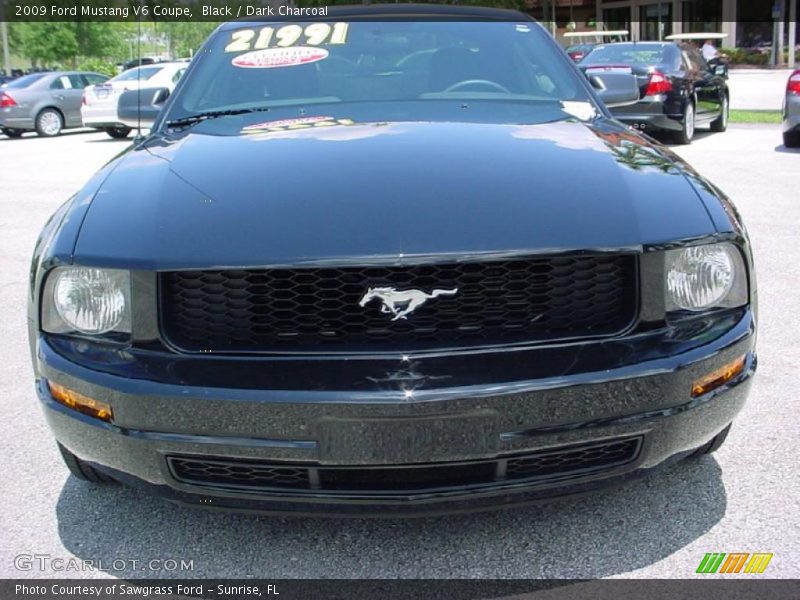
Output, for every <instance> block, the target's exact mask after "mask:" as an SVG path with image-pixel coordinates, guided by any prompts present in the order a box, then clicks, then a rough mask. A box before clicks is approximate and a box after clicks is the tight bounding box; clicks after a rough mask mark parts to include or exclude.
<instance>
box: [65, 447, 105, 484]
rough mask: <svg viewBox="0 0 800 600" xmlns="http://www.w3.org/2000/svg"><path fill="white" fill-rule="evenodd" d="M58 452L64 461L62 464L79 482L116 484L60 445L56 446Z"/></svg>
mask: <svg viewBox="0 0 800 600" xmlns="http://www.w3.org/2000/svg"><path fill="white" fill-rule="evenodd" d="M58 451H59V452H60V453H61V458H62V459H63V460H64V464H65V465H67V469H69V472H70V473H72V474H73V475H74V476H75V477H76V478H77V479H80V480H81V481H88V482H90V483H100V484H109V483H116V482H115V481H114V480H113V479H112V478H111V477H109V476H108V475H105V474H104V473H101V472H100V471H98V470H97V469H95V468H94V467H92V466H91V465H90V464H89V463H87V462H84V461H82V460H81V459H80V458H78V457H77V456H75V455H74V454H73V453H72V452H70V451H69V450H67V449H66V448H64V446H62V445H61V444H58Z"/></svg>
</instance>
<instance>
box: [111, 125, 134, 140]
mask: <svg viewBox="0 0 800 600" xmlns="http://www.w3.org/2000/svg"><path fill="white" fill-rule="evenodd" d="M105 132H106V133H107V134H108V135H110V136H111V137H112V138H114V139H115V140H122V139H125V138H126V137H128V136H129V135H130V134H131V128H130V127H109V128H107V129H106V130H105Z"/></svg>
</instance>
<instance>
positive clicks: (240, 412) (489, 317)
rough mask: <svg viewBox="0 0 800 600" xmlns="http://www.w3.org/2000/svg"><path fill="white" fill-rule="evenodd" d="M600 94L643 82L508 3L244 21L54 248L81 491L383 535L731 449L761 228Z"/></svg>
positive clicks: (85, 193) (37, 275)
mask: <svg viewBox="0 0 800 600" xmlns="http://www.w3.org/2000/svg"><path fill="white" fill-rule="evenodd" d="M421 11H423V12H424V13H425V15H427V16H426V19H427V20H425V21H421V20H418V19H419V18H420V15H421V14H422V12H421ZM410 16H413V17H414V18H415V19H417V20H411V19H410V18H409V17H410ZM151 92H153V93H152V94H151V93H150V92H148V93H146V94H143V97H146V98H155V99H158V98H163V97H164V96H165V94H162V93H161V91H160V90H155V91H152V90H151ZM603 100H606V101H607V103H609V104H615V103H616V104H621V103H626V102H636V101H637V100H638V89H637V86H636V81H635V78H634V76H632V75H626V74H622V75H620V74H608V75H605V76H603V75H598V76H596V77H592V78H587V77H585V76H584V75H583V74H582V73H580V72H579V71H578V70H577V68H576V67H575V66H574V65H573V64H572V61H571V60H570V59H569V57H568V56H567V55H566V54H565V53H564V52H563V50H561V49H560V48H559V47H558V46H557V44H556V43H555V41H554V40H553V39H552V38H551V37H550V36H549V35H548V34H547V32H546V31H545V30H544V29H543V28H542V27H541V26H540V25H538V24H537V23H536V22H534V21H532V20H530V19H529V18H528V17H526V16H524V15H522V14H520V13H516V12H509V11H500V10H491V9H476V8H468V7H453V6H447V7H436V6H424V7H415V6H408V5H382V6H370V7H353V8H339V9H331V11H330V15H329V16H328V17H327V19H326V20H318V21H311V22H304V23H298V22H292V21H280V22H255V21H252V22H251V21H245V22H234V23H230V24H227V25H223V26H221V27H220V28H219V29H218V30H217V31H216V32H215V33H214V34H213V35H212V36H211V37H210V39H209V40H208V41H207V42H206V44H205V46H204V47H203V48H202V51H201V52H199V53H198V55H197V57H196V58H195V60H193V61H192V63H191V64H190V65H189V67H188V70H187V73H186V75H185V76H184V78H183V79H182V80H181V82H180V83H179V84H178V86H177V87H176V89H175V91H174V92H173V93H172V95H171V96H170V97H169V99H168V100H167V101H166V103H165V105H164V106H163V107H162V108H161V112H160V114H159V116H158V117H157V118H156V120H155V123H154V124H153V128H152V131H151V134H150V135H149V137H147V138H146V139H145V140H144V141H142V142H141V143H139V144H138V145H136V146H135V147H132V148H131V149H129V150H128V151H127V152H125V153H124V154H123V155H121V156H120V157H118V158H116V159H115V160H113V161H112V162H111V163H109V164H108V165H107V166H105V167H104V168H103V169H102V170H101V171H100V172H99V173H97V175H95V176H94V177H93V178H92V179H91V181H89V183H87V184H86V186H85V187H84V188H83V189H82V190H81V191H80V192H79V193H78V194H77V195H76V196H74V197H73V198H72V199H70V200H69V201H68V202H67V203H66V204H64V205H63V206H62V207H61V209H60V210H58V212H57V213H56V214H55V215H54V216H53V217H52V218H51V220H50V221H49V222H48V224H47V226H46V227H45V229H44V231H43V233H42V235H41V238H40V240H39V242H38V244H37V246H36V250H35V256H34V259H33V265H32V270H31V288H30V298H29V300H30V310H29V324H30V339H31V350H32V355H33V361H34V367H35V373H36V387H37V390H38V394H39V398H40V400H41V402H42V405H43V407H44V411H45V414H46V417H47V420H48V422H49V424H50V427H51V428H52V430H53V432H54V433H55V436H56V438H57V440H58V443H59V446H60V448H61V452H62V455H63V456H64V459H65V461H66V463H67V465H68V466H69V468H70V470H71V471H72V473H73V474H74V475H75V476H77V477H79V478H83V479H88V480H91V481H96V482H103V481H111V480H115V481H120V482H124V483H127V484H131V485H138V486H143V487H146V488H148V489H149V490H151V491H152V492H154V493H156V494H160V495H162V496H164V497H166V498H169V499H171V500H174V501H178V502H183V503H188V504H193V505H197V506H212V507H217V508H220V507H222V508H236V509H250V510H261V511H271V512H307V513H336V514H353V515H358V516H363V515H365V514H383V515H387V514H400V513H404V512H435V511H448V510H456V509H462V508H466V507H468V508H483V507H488V506H492V505H511V504H515V503H520V502H525V501H531V500H537V499H540V498H544V497H552V496H559V495H565V494H571V493H574V492H579V491H583V490H588V489H592V488H594V487H597V486H599V485H602V484H605V483H608V482H613V481H619V480H624V479H629V478H632V477H637V476H639V475H642V474H644V473H647V472H649V471H651V470H652V469H654V468H656V467H659V466H661V465H664V464H666V463H668V462H670V461H671V460H676V459H678V458H681V457H685V456H688V455H691V454H697V453H700V454H702V453H706V452H710V451H712V450H714V449H715V448H716V447H717V446H719V444H720V443H721V442H722V440H723V439H724V438H725V435H726V434H727V431H728V429H729V428H730V424H731V422H732V421H733V419H734V417H735V416H736V414H737V413H738V412H739V410H740V409H741V407H742V405H743V403H744V402H745V398H746V396H747V392H748V389H749V387H750V382H751V376H752V375H753V372H754V370H755V365H756V356H755V349H754V347H755V346H754V344H755V322H756V320H755V304H756V292H755V281H754V278H753V266H752V260H751V253H750V246H749V243H748V239H747V235H746V233H745V230H744V227H743V225H742V222H741V220H740V218H739V216H738V214H737V212H736V210H735V208H734V207H733V206H732V204H731V203H730V202H729V201H728V200H727V199H726V198H725V196H724V195H723V194H722V193H721V192H720V191H719V190H717V189H716V188H715V187H714V186H712V185H711V184H710V183H708V182H707V181H706V180H704V179H703V178H701V177H700V176H699V175H698V174H697V173H695V172H694V171H693V170H692V169H691V168H690V167H689V166H687V165H686V164H684V163H683V162H681V161H680V160H679V159H678V158H676V157H675V156H674V155H673V154H671V153H669V152H668V151H667V150H665V149H664V148H663V147H661V146H659V145H657V144H656V143H654V142H653V141H652V140H650V139H649V138H646V137H644V136H642V135H641V134H639V133H637V132H634V131H632V130H630V129H628V128H627V127H625V126H623V125H622V124H620V123H619V122H617V121H615V120H613V119H612V118H611V116H610V115H609V113H608V109H607V108H606V106H605V105H604V103H603Z"/></svg>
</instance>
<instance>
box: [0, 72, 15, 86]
mask: <svg viewBox="0 0 800 600" xmlns="http://www.w3.org/2000/svg"><path fill="white" fill-rule="evenodd" d="M14 79H15V78H14V77H12V76H11V75H0V87H3V86H4V85H5V84H7V83H8V82H9V81H14Z"/></svg>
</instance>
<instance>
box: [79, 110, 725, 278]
mask: <svg viewBox="0 0 800 600" xmlns="http://www.w3.org/2000/svg"><path fill="white" fill-rule="evenodd" d="M713 231H714V228H713V225H712V222H711V220H710V218H709V216H708V214H707V212H706V210H705V208H704V206H703V204H702V203H701V201H700V199H699V198H698V196H697V194H696V193H695V192H694V190H693V188H692V187H691V186H690V185H689V183H688V181H687V179H686V177H685V176H684V166H683V165H681V164H680V163H679V162H676V159H675V157H674V156H671V155H670V154H669V153H668V152H667V151H665V150H664V149H663V148H660V147H657V146H655V145H651V144H650V143H649V142H647V141H646V140H645V139H644V138H643V137H641V136H639V135H638V134H636V133H633V132H631V131H629V130H627V129H625V128H624V127H622V126H620V125H619V124H617V123H614V122H610V121H604V120H598V121H595V122H594V124H589V123H584V122H580V121H577V120H569V121H560V122H554V123H547V124H537V125H484V124H467V123H416V122H395V123H372V124H352V125H337V126H332V127H325V128H312V129H298V130H289V131H273V132H265V133H258V134H248V135H210V134H208V133H203V132H202V128H201V127H197V128H195V129H190V130H189V131H188V132H186V133H184V134H182V135H180V136H178V137H177V138H174V139H169V138H167V139H161V140H159V139H156V140H154V141H152V142H150V143H149V144H147V148H139V149H135V150H132V151H130V152H128V153H127V154H126V155H125V156H124V157H123V158H121V159H120V163H119V164H118V166H117V167H116V169H115V170H114V172H113V173H112V175H111V176H110V177H109V178H108V179H107V180H106V182H105V183H104V184H103V186H102V188H101V189H100V190H99V192H98V193H97V195H96V196H95V198H94V200H93V202H92V205H91V207H90V208H89V211H88V213H87V216H86V219H85V221H84V224H83V227H82V229H81V232H80V234H79V238H78V240H77V243H76V247H75V261H76V262H78V263H83V264H92V265H97V266H123V267H126V268H132V269H155V270H167V269H181V268H203V267H204V268H210V267H225V266H228V267H230V266H259V265H260V266H269V265H288V264H298V263H304V262H319V261H332V262H338V263H344V262H347V261H350V260H356V261H357V260H367V259H373V258H377V259H386V258H387V257H389V258H390V259H391V260H395V261H398V262H401V261H403V260H406V259H408V258H411V257H415V256H418V255H426V256H429V255H442V254H452V255H461V256H463V255H475V254H480V253H497V254H508V253H527V252H542V251H560V250H574V249H590V250H591V249H615V248H632V249H637V248H639V247H641V246H642V245H647V244H655V243H662V242H669V241H674V240H679V239H685V238H693V237H698V236H703V235H708V234H709V233H713Z"/></svg>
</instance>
